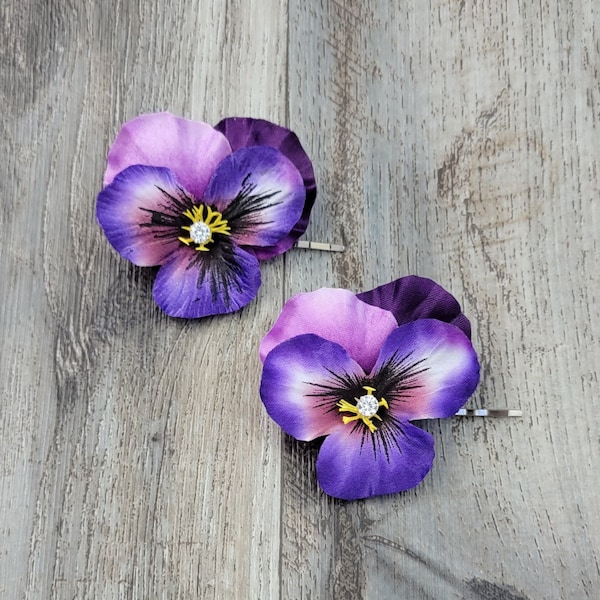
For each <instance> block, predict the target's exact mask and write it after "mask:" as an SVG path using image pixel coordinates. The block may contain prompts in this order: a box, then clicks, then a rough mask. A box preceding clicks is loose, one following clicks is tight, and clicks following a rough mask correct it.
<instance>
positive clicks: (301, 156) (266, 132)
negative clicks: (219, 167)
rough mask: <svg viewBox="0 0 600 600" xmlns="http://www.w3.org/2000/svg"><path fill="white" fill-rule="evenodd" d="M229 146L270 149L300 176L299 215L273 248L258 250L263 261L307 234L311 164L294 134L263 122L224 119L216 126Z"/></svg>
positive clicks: (312, 195) (312, 198) (313, 192)
mask: <svg viewBox="0 0 600 600" xmlns="http://www.w3.org/2000/svg"><path fill="white" fill-rule="evenodd" d="M215 129H216V130H217V131H220V132H221V133H222V134H223V135H224V136H225V137H226V138H227V140H228V141H229V143H230V144H231V148H232V149H233V150H234V151H235V150H238V149H239V148H248V147H250V146H272V147H273V148H276V149H277V150H279V152H281V153H282V154H283V155H284V156H286V157H287V158H289V159H290V160H291V161H292V162H293V163H294V165H295V166H296V168H297V169H298V171H299V172H300V175H301V176H302V179H303V181H304V187H305V188H306V199H305V203H304V208H303V211H302V215H301V217H300V219H299V220H298V222H297V223H296V224H295V226H294V228H293V229H292V231H291V232H290V233H289V235H287V236H286V237H285V238H283V239H282V240H281V241H279V242H278V243H277V244H275V245H274V247H272V248H270V247H269V248H257V250H256V253H257V256H258V258H259V259H261V260H264V259H267V258H271V257H272V256H276V255H277V254H281V253H282V252H285V251H286V250H288V249H289V248H290V247H291V246H292V245H293V244H294V242H295V241H296V240H297V239H298V238H299V237H300V236H301V235H302V234H303V233H304V232H305V231H306V227H307V226H308V220H309V217H310V211H311V209H312V207H313V204H314V203H315V198H316V196H317V187H316V184H315V174H314V171H313V167H312V163H311V161H310V158H308V155H307V154H306V152H305V151H304V148H302V145H301V144H300V141H299V140H298V137H297V136H296V134H295V133H293V132H292V131H290V130H289V129H286V128H285V127H280V126H279V125H275V124H274V123H270V122H269V121H264V120H262V119H248V118H239V117H231V118H227V119H223V120H222V121H221V122H220V123H218V124H217V125H216V127H215Z"/></svg>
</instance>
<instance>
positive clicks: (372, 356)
mask: <svg viewBox="0 0 600 600" xmlns="http://www.w3.org/2000/svg"><path fill="white" fill-rule="evenodd" d="M397 327H398V326H397V324H396V320H395V319H394V317H393V315H392V314H391V313H390V312H388V311H385V310H382V309H380V308H377V307H375V306H371V305H369V304H366V303H365V302H361V301H360V300H358V298H357V297H356V296H355V295H354V294H353V293H352V292H349V291H348V290H342V289H332V288H322V289H320V290H316V291H315V292H310V293H308V294H298V295H297V296H294V297H293V298H291V299H290V300H288V301H287V302H286V303H285V305H284V307H283V309H282V311H281V314H280V315H279V317H278V318H277V321H276V322H275V325H273V327H272V329H271V331H269V333H267V335H266V336H265V337H264V339H263V341H262V343H261V346H260V356H261V360H263V361H264V359H265V357H266V356H267V354H268V353H269V352H270V351H271V350H272V349H273V348H274V347H275V346H277V345H278V344H280V343H281V342H283V341H285V340H287V339H290V338H292V337H294V336H297V335H302V334H304V333H314V334H316V335H318V336H320V337H322V338H324V339H326V340H330V341H332V342H335V343H336V344H339V345H340V346H342V348H345V349H346V351H347V352H348V354H349V355H350V356H351V357H352V358H353V359H354V360H355V361H356V362H357V363H358V364H359V365H360V366H361V367H362V368H363V369H364V371H365V373H369V372H370V371H371V369H372V367H373V365H374V364H375V361H376V360H377V357H378V356H379V351H380V350H381V346H382V345H383V342H384V341H385V340H386V338H387V336H388V335H389V334H390V333H391V332H392V331H393V330H394V329H396V328H397Z"/></svg>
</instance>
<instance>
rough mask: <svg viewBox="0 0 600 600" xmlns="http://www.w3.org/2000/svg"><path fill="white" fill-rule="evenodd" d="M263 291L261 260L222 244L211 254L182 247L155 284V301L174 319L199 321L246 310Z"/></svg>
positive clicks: (240, 249) (221, 241)
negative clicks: (245, 307)
mask: <svg viewBox="0 0 600 600" xmlns="http://www.w3.org/2000/svg"><path fill="white" fill-rule="evenodd" d="M259 287H260V269H259V266H258V259H257V258H256V257H255V256H254V254H252V253H251V252H248V251H246V250H244V249H242V248H239V247H238V246H235V245H233V244H228V243H227V241H223V240H220V241H219V244H218V245H217V244H215V246H214V248H211V250H210V251H209V252H198V251H196V250H194V249H192V248H188V247H181V248H180V249H179V250H178V251H177V252H176V253H175V254H174V255H173V256H172V258H171V259H170V260H169V261H168V262H167V263H165V264H164V265H163V266H162V267H161V268H160V270H159V271H158V274H157V276H156V280H155V282H154V299H155V301H156V303H157V304H158V305H159V306H160V307H161V308H162V310H163V311H164V312H165V313H167V314H168V315H170V316H172V317H183V318H187V319H196V318H199V317H205V316H208V315H217V314H223V313H230V312H234V311H236V310H239V309H240V308H242V307H243V306H246V304H248V303H249V302H250V301H251V300H252V299H253V298H254V297H255V296H256V292H257V291H258V288H259Z"/></svg>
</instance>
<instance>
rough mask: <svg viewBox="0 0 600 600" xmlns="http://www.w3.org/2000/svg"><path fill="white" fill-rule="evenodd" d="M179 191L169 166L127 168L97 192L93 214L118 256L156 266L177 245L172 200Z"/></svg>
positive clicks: (177, 215)
mask: <svg viewBox="0 0 600 600" xmlns="http://www.w3.org/2000/svg"><path fill="white" fill-rule="evenodd" d="M181 193H182V190H181V188H180V187H179V186H178V184H177V181H176V180H175V176H174V175H173V173H172V172H171V171H170V170H169V169H163V168H158V167H142V166H139V165H137V166H133V167H129V168H128V169H125V170H124V171H122V172H121V173H119V174H118V175H117V177H115V179H114V180H113V182H112V183H111V184H110V185H108V186H107V187H105V188H104V189H103V190H102V191H101V192H100V194H98V202H97V204H96V216H97V218H98V222H99V223H100V226H101V227H102V229H103V230H104V233H105V234H106V237H107V238H108V241H109V242H110V243H111V245H112V246H113V247H114V248H115V250H116V251H117V252H118V253H119V254H121V256H123V257H125V258H127V259H128V260H130V261H131V262H132V263H134V264H136V265H139V266H142V267H149V266H154V265H160V264H162V263H164V262H165V260H166V259H167V258H168V257H169V256H170V255H171V254H172V253H173V252H175V250H177V249H178V248H179V247H180V246H181V243H180V242H179V241H178V240H177V236H178V235H181V233H182V232H181V231H179V229H178V227H176V226H175V225H174V219H176V218H177V217H179V216H180V213H179V212H178V210H177V208H176V206H175V204H174V202H173V198H179V197H180V195H181Z"/></svg>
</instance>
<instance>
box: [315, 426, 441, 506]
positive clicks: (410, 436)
mask: <svg viewBox="0 0 600 600" xmlns="http://www.w3.org/2000/svg"><path fill="white" fill-rule="evenodd" d="M434 456H435V452H434V449H433V437H432V436H431V435H430V434H429V433H427V432H426V431H423V430H422V429H419V428H418V427H415V426H414V425H412V424H411V423H406V422H404V423H399V424H397V426H395V427H393V428H391V427H390V428H387V429H386V430H385V435H383V429H378V430H377V431H376V432H375V433H373V434H372V433H370V432H369V431H365V430H364V429H363V428H360V427H357V428H353V426H352V424H351V423H349V424H348V425H345V426H344V428H343V429H342V428H338V429H336V430H335V431H334V432H333V433H332V434H331V435H329V436H327V437H326V438H325V441H324V442H323V445H322V446H321V449H320V451H319V456H318V458H317V479H318V480H319V485H320V486H321V488H322V489H323V491H324V492H325V493H326V494H329V495H330V496H334V497H335V498H342V499H343V500H358V499H359V498H370V497H371V496H379V495H381V494H393V493H396V492H402V491H404V490H408V489H410V488H413V487H415V486H416V485H417V484H419V483H420V482H421V481H422V480H423V478H424V477H425V475H427V473H429V471H430V470H431V465H432V463H433V458H434Z"/></svg>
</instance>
